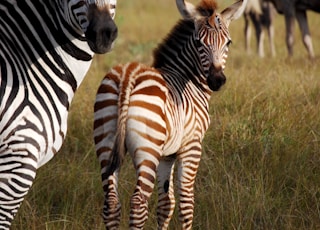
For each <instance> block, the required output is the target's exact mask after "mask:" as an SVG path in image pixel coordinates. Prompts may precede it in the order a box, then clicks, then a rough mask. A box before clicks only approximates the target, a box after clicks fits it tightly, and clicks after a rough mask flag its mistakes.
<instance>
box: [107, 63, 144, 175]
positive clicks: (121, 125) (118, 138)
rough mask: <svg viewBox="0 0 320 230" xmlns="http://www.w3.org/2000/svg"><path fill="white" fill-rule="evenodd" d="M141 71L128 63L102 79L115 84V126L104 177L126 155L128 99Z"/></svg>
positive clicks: (118, 166)
mask: <svg viewBox="0 0 320 230" xmlns="http://www.w3.org/2000/svg"><path fill="white" fill-rule="evenodd" d="M140 70H141V65H140V64H138V63H128V64H126V65H124V66H122V65H118V66H115V67H113V68H112V69H111V70H110V72H109V73H107V75H106V77H105V78H104V79H110V80H112V81H113V82H115V83H116V84H117V90H118V92H117V93H118V97H117V98H118V99H117V101H115V103H117V108H118V111H117V125H116V128H115V130H116V132H115V140H114V143H113V146H112V150H111V152H110V158H109V166H108V167H107V169H106V175H112V174H113V173H114V172H115V171H116V170H118V169H119V168H120V167H121V165H122V162H123V160H124V157H125V155H126V152H127V149H126V143H125V141H126V123H127V118H128V108H129V99H130V95H131V92H132V90H133V89H134V87H135V83H136V73H137V72H139V71H140Z"/></svg>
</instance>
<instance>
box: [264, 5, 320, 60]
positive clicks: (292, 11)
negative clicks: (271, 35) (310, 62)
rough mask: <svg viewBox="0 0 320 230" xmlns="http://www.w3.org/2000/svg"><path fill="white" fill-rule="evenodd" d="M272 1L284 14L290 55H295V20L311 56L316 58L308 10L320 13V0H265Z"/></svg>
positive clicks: (279, 11)
mask: <svg viewBox="0 0 320 230" xmlns="http://www.w3.org/2000/svg"><path fill="white" fill-rule="evenodd" d="M264 1H269V2H272V3H273V4H274V6H275V8H276V9H277V11H278V13H280V14H283V15H284V17H285V24H286V43H287V48H288V55H289V56H292V55H293V44H294V34H293V32H294V20H295V18H296V19H297V21H298V24H299V27H300V31H301V35H302V41H303V44H304V46H305V47H306V49H307V51H308V54H309V57H310V58H314V56H315V55H314V51H313V45H312V39H311V34H310V30H309V25H308V18H307V13H306V11H307V10H312V11H315V12H318V13H320V0H264Z"/></svg>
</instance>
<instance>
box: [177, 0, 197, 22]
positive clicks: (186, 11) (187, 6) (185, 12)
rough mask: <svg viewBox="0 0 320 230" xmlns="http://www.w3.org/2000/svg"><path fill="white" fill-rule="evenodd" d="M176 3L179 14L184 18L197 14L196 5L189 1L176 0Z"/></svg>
mask: <svg viewBox="0 0 320 230" xmlns="http://www.w3.org/2000/svg"><path fill="white" fill-rule="evenodd" d="M176 4H177V7H178V10H179V12H180V14H181V16H182V17H183V18H185V19H188V18H189V19H192V18H196V17H197V16H198V12H197V10H196V7H195V6H194V5H193V4H192V3H190V2H185V1H184V0H176Z"/></svg>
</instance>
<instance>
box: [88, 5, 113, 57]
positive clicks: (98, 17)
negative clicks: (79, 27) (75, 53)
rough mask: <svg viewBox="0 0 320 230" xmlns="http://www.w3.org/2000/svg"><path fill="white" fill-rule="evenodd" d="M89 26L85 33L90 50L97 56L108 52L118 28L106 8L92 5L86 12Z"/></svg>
mask: <svg viewBox="0 0 320 230" xmlns="http://www.w3.org/2000/svg"><path fill="white" fill-rule="evenodd" d="M88 20H89V25H88V28H87V30H86V32H85V35H86V38H87V40H88V45H89V47H90V49H91V50H92V51H93V52H95V53H98V54H103V53H106V52H109V51H110V50H111V49H112V46H113V42H114V41H115V39H116V38H117V36H118V28H117V26H116V24H115V22H114V21H113V19H112V18H111V15H110V13H109V10H108V8H107V7H105V8H99V7H97V6H96V5H94V4H92V5H90V6H89V10H88Z"/></svg>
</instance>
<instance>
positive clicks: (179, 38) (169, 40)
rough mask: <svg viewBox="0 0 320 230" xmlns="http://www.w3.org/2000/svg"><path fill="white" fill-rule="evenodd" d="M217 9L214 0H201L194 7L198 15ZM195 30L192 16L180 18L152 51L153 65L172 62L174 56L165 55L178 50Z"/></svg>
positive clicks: (203, 15)
mask: <svg viewBox="0 0 320 230" xmlns="http://www.w3.org/2000/svg"><path fill="white" fill-rule="evenodd" d="M216 9H217V2H216V1H215V0H202V1H201V2H200V3H199V5H198V6H197V8H196V11H197V12H198V14H199V16H202V17H209V16H211V15H212V14H213V13H214V12H215V11H216ZM194 30H195V25H194V18H187V19H180V20H179V21H178V23H177V24H176V25H175V26H174V27H173V29H172V30H171V32H170V33H169V34H168V35H167V37H166V38H165V39H163V41H162V42H161V43H160V44H159V45H158V47H157V48H156V49H155V50H154V52H153V59H154V61H153V65H152V66H153V67H155V68H161V67H162V66H163V65H164V64H165V63H168V61H170V62H172V61H173V60H174V58H173V57H172V56H170V58H167V57H166V56H167V55H168V54H170V53H172V54H174V52H177V53H178V52H179V51H180V50H181V49H182V47H184V45H185V44H186V43H187V42H188V39H189V38H190V37H191V36H192V35H193V32H194ZM173 51H174V52H173Z"/></svg>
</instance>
